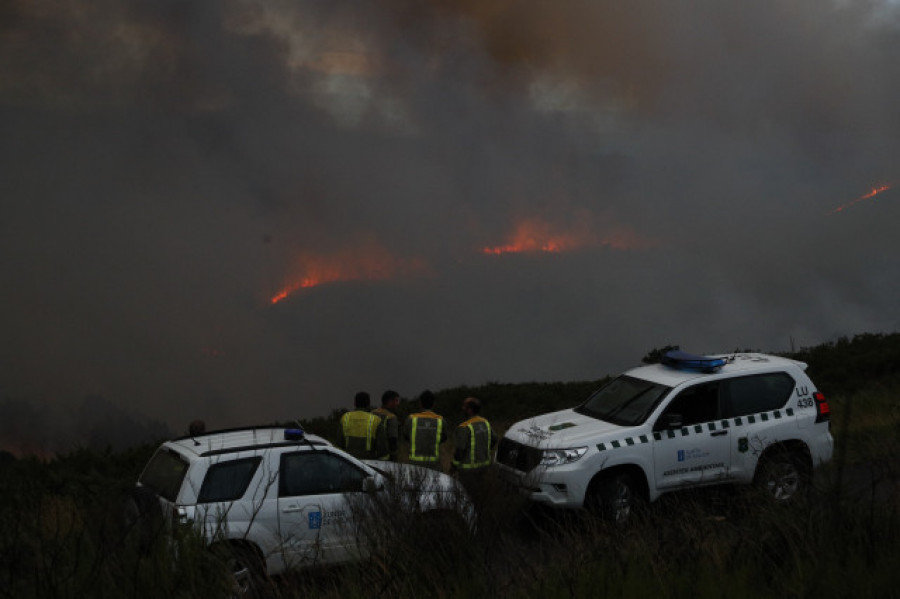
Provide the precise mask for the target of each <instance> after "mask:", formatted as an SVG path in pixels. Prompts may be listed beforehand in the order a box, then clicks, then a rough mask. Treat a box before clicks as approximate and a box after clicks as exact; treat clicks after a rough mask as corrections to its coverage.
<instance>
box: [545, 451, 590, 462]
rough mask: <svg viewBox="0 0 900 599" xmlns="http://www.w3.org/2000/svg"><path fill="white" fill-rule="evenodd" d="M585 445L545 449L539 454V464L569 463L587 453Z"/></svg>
mask: <svg viewBox="0 0 900 599" xmlns="http://www.w3.org/2000/svg"><path fill="white" fill-rule="evenodd" d="M587 450H588V448H587V447H573V448H572V449H545V450H544V455H543V456H541V466H562V465H563V464H571V463H572V462H577V461H578V460H580V459H581V456H583V455H584V454H585V453H587Z"/></svg>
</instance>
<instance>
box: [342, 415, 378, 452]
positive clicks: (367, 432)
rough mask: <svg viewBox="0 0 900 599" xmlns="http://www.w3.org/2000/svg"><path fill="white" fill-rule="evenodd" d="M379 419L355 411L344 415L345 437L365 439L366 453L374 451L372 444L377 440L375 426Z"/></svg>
mask: <svg viewBox="0 0 900 599" xmlns="http://www.w3.org/2000/svg"><path fill="white" fill-rule="evenodd" d="M377 419H378V417H377V416H375V415H373V414H369V413H368V412H360V411H353V412H347V413H346V414H344V417H343V418H341V422H342V424H343V429H344V437H356V438H360V439H362V438H365V440H366V451H371V450H372V443H373V441H374V439H375V435H374V432H375V430H376V429H375V427H374V426H373V425H374V424H375V422H376V420H377Z"/></svg>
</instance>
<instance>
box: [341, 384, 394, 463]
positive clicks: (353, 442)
mask: <svg viewBox="0 0 900 599" xmlns="http://www.w3.org/2000/svg"><path fill="white" fill-rule="evenodd" d="M369 404H370V399H369V394H368V393H366V392H365V391H360V392H359V393H357V394H356V397H354V399H353V405H354V406H355V408H356V409H354V410H352V411H350V412H346V413H345V414H344V415H343V416H341V435H340V439H341V447H342V448H343V449H344V450H345V451H346V452H347V453H349V454H350V455H352V456H355V457H357V458H359V459H361V460H370V459H377V458H379V457H380V456H383V455H385V454H386V453H387V439H386V438H385V436H384V429H383V427H382V426H381V418H379V417H378V416H376V415H375V414H372V413H371V412H370V411H369Z"/></svg>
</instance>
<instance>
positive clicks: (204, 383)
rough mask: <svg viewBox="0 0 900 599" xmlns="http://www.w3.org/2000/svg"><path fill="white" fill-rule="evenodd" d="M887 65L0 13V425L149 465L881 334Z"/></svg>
mask: <svg viewBox="0 0 900 599" xmlns="http://www.w3.org/2000/svg"><path fill="white" fill-rule="evenodd" d="M898 57H900V10H898V8H897V5H896V4H894V3H892V2H888V1H887V0H882V1H876V0H873V1H855V0H842V1H831V0H796V1H792V2H783V1H781V0H755V1H753V2H743V1H738V2H728V3H723V2H720V1H718V0H688V1H684V2H669V1H667V0H654V1H649V0H635V1H631V2H627V3H625V2H618V1H612V0H598V1H595V2H582V1H578V0H560V1H557V2H544V1H541V0H531V1H524V2H516V3H511V2H506V1H500V0H496V1H495V0H477V1H475V0H462V1H460V0H433V1H431V2H421V1H419V0H379V1H373V2H365V3H359V2H344V1H340V0H319V1H297V0H291V1H287V0H284V1H266V2H256V1H251V0H224V1H219V0H216V1H200V0H196V1H191V2H188V1H185V0H177V1H176V0H152V1H150V0H132V1H125V2H123V1H121V0H66V1H65V2H61V1H58V0H6V1H5V2H3V3H2V4H0V131H2V135H0V165H2V166H0V202H2V204H0V207H2V212H0V273H2V280H0V339H2V343H0V398H3V397H6V398H12V399H16V400H18V401H26V402H37V403H40V404H41V405H44V404H48V405H51V406H57V405H64V404H66V403H67V402H72V401H73V400H75V399H77V398H81V397H83V396H85V395H87V394H92V395H100V396H102V397H104V398H106V399H107V400H109V401H110V402H112V403H113V404H115V405H117V406H123V407H124V408H126V409H129V410H135V411H137V412H138V413H140V414H143V415H146V416H148V417H150V418H155V419H160V420H164V421H166V422H168V423H170V424H171V425H172V426H173V427H174V428H175V429H176V430H180V429H182V428H184V425H185V424H186V422H187V421H188V420H190V419H192V418H196V417H202V418H205V419H206V420H207V422H208V423H209V424H210V426H215V427H220V426H232V425H240V424H247V423H254V422H261V421H269V420H272V419H282V420H283V419H288V418H293V417H313V416H318V415H325V414H327V413H328V412H330V411H331V410H332V409H334V408H336V407H340V406H345V405H349V403H350V402H351V398H352V395H353V393H354V392H355V391H357V390H360V389H365V390H368V391H369V392H370V393H371V394H372V395H373V397H378V396H380V394H381V392H382V391H383V390H384V389H386V388H389V387H390V388H395V389H397V390H398V391H400V392H401V394H403V395H405V396H408V397H412V396H414V395H416V394H417V393H418V392H420V391H421V390H422V389H424V388H426V387H430V388H433V389H439V388H444V387H448V386H453V385H458V384H472V385H475V384H481V383H484V382H487V381H500V382H524V381H551V380H576V379H578V380H580V379H591V378H599V377H600V376H603V375H605V374H607V373H613V372H615V371H618V370H620V369H622V368H624V367H627V366H630V365H632V364H635V363H637V362H639V361H640V358H641V357H642V356H643V355H644V353H646V351H648V350H649V349H651V348H653V347H658V346H662V345H665V344H670V343H672V344H679V345H681V347H682V348H683V349H686V350H689V351H695V352H716V351H730V350H732V349H735V348H755V349H762V350H772V351H780V350H786V349H789V348H790V343H791V340H793V342H794V343H795V344H796V346H797V347H800V346H804V345H813V344H818V343H821V342H824V341H828V340H833V339H834V338H835V337H837V336H840V335H853V334H855V333H860V332H888V331H896V330H897V329H898V328H900V301H898V298H900V252H898V250H900V241H898V239H900V236H898V235H897V233H896V227H897V223H898V222H900V185H898V187H897V188H893V187H891V186H893V185H895V182H896V183H900V181H898V180H900V163H898V156H900V110H898V106H900V60H898ZM881 187H886V188H885V189H883V191H881V192H880V193H878V194H877V195H874V196H873V197H870V198H867V199H861V200H860V201H859V202H857V203H854V204H852V205H849V206H847V207H846V208H844V209H843V210H841V211H838V212H835V210H836V209H837V208H839V207H841V206H845V205H847V204H848V203H850V202H852V201H854V200H856V199H859V198H862V197H863V196H864V195H866V194H868V193H869V192H870V191H871V190H872V189H873V188H881ZM517 235H518V237H517ZM519 242H525V243H524V245H521V244H520V247H524V248H525V249H529V248H530V249H531V250H532V251H524V252H507V253H498V254H493V253H485V252H483V251H482V250H484V249H485V248H507V249H513V248H514V247H516V244H517V243H519ZM542 247H543V248H546V249H556V250H559V251H553V252H545V251H540V250H541V248H542ZM304 280H306V282H307V284H310V285H311V284H313V283H317V282H318V283H321V284H318V285H313V286H309V287H301V284H302V282H303V281H304ZM292 289H293V290H294V291H293V292H292V293H289V294H288V295H287V297H286V298H285V299H283V300H281V301H279V302H277V303H272V299H273V298H274V297H275V296H276V295H277V294H278V293H280V292H281V291H283V290H292Z"/></svg>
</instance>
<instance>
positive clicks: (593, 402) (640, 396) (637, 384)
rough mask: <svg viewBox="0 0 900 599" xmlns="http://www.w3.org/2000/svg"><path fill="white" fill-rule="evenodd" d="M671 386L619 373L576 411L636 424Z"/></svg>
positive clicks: (644, 418) (631, 424)
mask: <svg viewBox="0 0 900 599" xmlns="http://www.w3.org/2000/svg"><path fill="white" fill-rule="evenodd" d="M670 389H671V387H666V386H665V385H660V384H657V383H651V382H650V381H645V380H642V379H636V378H633V377H630V376H624V375H623V376H620V377H617V378H615V379H613V380H612V381H610V382H609V383H607V384H606V385H604V386H603V387H600V388H599V389H597V390H596V391H594V393H593V394H592V395H591V396H590V397H588V398H587V401H585V402H584V403H583V404H581V405H580V406H578V407H577V408H575V411H576V412H578V413H579V414H584V415H585V416H590V417H592V418H597V419H599V420H605V421H607V422H612V423H613V424H617V425H619V426H637V425H638V424H641V423H643V422H644V421H645V420H646V419H647V417H648V416H649V415H650V412H652V411H653V409H654V408H655V407H656V406H657V405H658V404H659V402H660V400H662V398H663V396H664V395H665V394H666V393H667V392H668V391H669V390H670Z"/></svg>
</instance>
